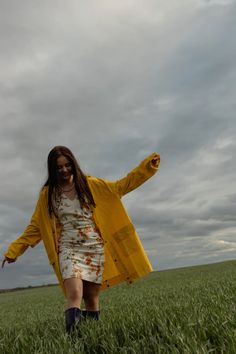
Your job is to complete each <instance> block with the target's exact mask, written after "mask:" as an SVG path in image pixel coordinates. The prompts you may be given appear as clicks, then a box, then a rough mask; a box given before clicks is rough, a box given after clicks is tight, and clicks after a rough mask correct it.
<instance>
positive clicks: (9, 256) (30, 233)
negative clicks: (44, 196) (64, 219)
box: [2, 202, 41, 267]
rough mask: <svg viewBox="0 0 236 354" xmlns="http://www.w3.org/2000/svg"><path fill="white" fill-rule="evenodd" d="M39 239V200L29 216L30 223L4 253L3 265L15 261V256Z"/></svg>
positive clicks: (34, 244)
mask: <svg viewBox="0 0 236 354" xmlns="http://www.w3.org/2000/svg"><path fill="white" fill-rule="evenodd" d="M40 241H41V234H40V229H39V202H38V203H37V205H36V208H35V210H34V213H33V215H32V217H31V220H30V223H29V225H28V226H27V228H26V229H25V231H24V232H23V234H22V235H21V236H20V237H19V238H17V239H16V240H15V241H13V242H12V243H11V244H10V246H9V248H8V250H7V252H6V253H5V254H4V256H5V259H4V260H3V262H2V267H4V264H5V262H8V263H12V262H15V261H16V259H17V257H19V256H20V255H22V254H23V253H24V252H25V251H26V249H27V248H28V247H29V246H31V247H34V246H36V245H37V244H38V243H39V242H40Z"/></svg>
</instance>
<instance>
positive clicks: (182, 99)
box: [0, 0, 236, 289]
mask: <svg viewBox="0 0 236 354" xmlns="http://www.w3.org/2000/svg"><path fill="white" fill-rule="evenodd" d="M235 15H236V1H233V0H232V1H230V0H212V1H210V0H208V1H206V0H178V1H176V0H169V1H166V0H143V1H137V0H136V1H134V0H125V1H117V0H109V1H108V0H106V1H105V0H99V1H95V0H94V1H91V0H83V1H82V0H80V1H77V0H72V1H69V2H65V1H62V0H60V1H54V0H53V1H52V0H51V1H49V0H45V1H38V0H34V1H30V0H28V1H27V0H26V1H23V2H19V1H17V0H10V1H9V0H1V4H0V42H1V55H0V107H1V108H0V120H1V129H0V162H1V169H0V180H1V188H0V255H1V258H3V253H4V252H5V251H6V250H7V248H8V246H9V244H10V243H11V242H12V241H13V240H14V239H16V238H17V237H18V236H20V235H21V233H22V232H23V231H24V229H25V227H26V226H27V224H28V222H29V219H30V217H31V214H32V212H33V210H34V207H35V203H36V201H37V198H38V194H39V191H40V188H41V186H42V184H43V183H44V181H45V179H46V160H47V155H48V153H49V151H50V149H51V148H53V146H55V145H66V146H68V147H69V148H70V149H71V150H72V151H73V152H74V154H75V156H76V157H77V158H78V160H79V163H80V165H81V168H82V169H83V170H84V172H85V173H88V174H91V175H95V176H98V177H104V178H106V179H110V180H116V179H118V178H120V177H123V176H124V175H125V174H127V173H128V172H129V171H130V170H131V169H132V168H133V167H135V166H136V165H137V164H138V163H139V162H140V161H141V160H142V159H144V158H145V157H146V156H148V155H149V154H151V153H152V152H153V151H156V152H158V153H160V155H161V165H160V169H159V171H158V174H157V175H155V176H154V177H153V178H152V179H150V180H149V181H147V182H146V183H145V184H144V185H142V186H141V187H140V188H138V189H137V190H135V191H133V192H132V193H130V194H129V195H127V196H126V197H124V198H123V202H124V204H125V206H126V208H127V210H128V212H129V215H130V217H131V219H132V220H133V223H134V225H135V226H136V228H137V231H138V233H139V235H140V238H141V241H142V243H143V245H144V248H145V249H146V251H147V253H148V255H149V257H150V260H151V262H152V264H153V267H154V269H155V270H160V269H167V268H176V267H182V266H191V265H196V264H205V263H211V262H218V261H223V260H227V259H236V253H235V252H236V223H235V210H236V188H235V187H236V179H235V172H236V161H235V160H236V159H235V151H236V119H235V112H236V100H235V98H236V97H235V94H236V46H235V36H236V22H235ZM51 282H56V277H55V275H54V274H53V271H52V269H51V266H50V265H49V264H48V260H47V256H46V253H45V251H44V248H43V245H42V244H39V245H38V246H37V247H36V248H34V249H32V248H30V249H28V250H27V251H26V252H25V254H24V255H23V256H21V257H20V258H19V259H18V260H17V263H14V264H10V265H6V266H5V267H4V269H3V270H1V272H0V288H1V289H2V288H12V287H17V286H28V285H40V284H47V283H51Z"/></svg>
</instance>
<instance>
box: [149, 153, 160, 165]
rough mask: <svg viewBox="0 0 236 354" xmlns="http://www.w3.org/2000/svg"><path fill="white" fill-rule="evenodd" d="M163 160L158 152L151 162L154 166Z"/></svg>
mask: <svg viewBox="0 0 236 354" xmlns="http://www.w3.org/2000/svg"><path fill="white" fill-rule="evenodd" d="M160 161H161V158H160V155H159V154H157V155H156V156H155V157H154V158H153V159H152V160H151V163H152V164H153V165H154V166H158V165H159V163H160Z"/></svg>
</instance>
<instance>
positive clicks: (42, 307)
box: [0, 261, 236, 354]
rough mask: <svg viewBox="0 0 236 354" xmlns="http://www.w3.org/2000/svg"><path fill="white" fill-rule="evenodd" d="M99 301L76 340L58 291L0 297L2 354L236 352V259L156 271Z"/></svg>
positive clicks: (116, 288) (121, 287) (111, 291)
mask: <svg viewBox="0 0 236 354" xmlns="http://www.w3.org/2000/svg"><path fill="white" fill-rule="evenodd" d="M100 303H101V320H100V321H99V322H95V321H91V320H90V321H87V322H85V323H83V324H82V326H81V332H82V334H81V338H76V339H75V340H74V341H73V340H71V339H70V338H69V337H68V336H67V335H66V334H65V329H64V313H63V304H64V299H63V296H62V293H61V290H60V289H59V287H58V286H53V287H46V288H35V289H29V290H20V291H15V292H9V293H3V294H0V310H1V317H0V353H1V354H10V353H11V354H18V353H22V354H27V353H30V354H32V353H38V354H52V353H55V354H60V353H61V354H62V353H63V354H72V353H89V354H90V353H96V354H97V353H130V354H131V353H144V354H148V353H150V354H154V353H171V354H174V353H181V354H183V353H199V354H200V353H227V354H230V353H234V354H235V353H236V261H228V262H223V263H218V264H212V265H204V266H197V267H189V268H182V269H175V270H168V271H162V272H154V273H152V274H150V275H149V276H147V277H145V278H143V279H141V280H140V281H138V282H136V283H135V284H133V285H131V286H127V285H120V286H117V287H114V288H111V289H108V290H106V291H104V292H102V293H101V297H100Z"/></svg>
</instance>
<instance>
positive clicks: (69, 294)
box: [64, 278, 83, 309]
mask: <svg viewBox="0 0 236 354" xmlns="http://www.w3.org/2000/svg"><path fill="white" fill-rule="evenodd" d="M64 285H65V288H66V298H67V304H66V309H68V308H70V307H77V308H80V306H81V301H82V297H83V282H82V280H81V279H80V278H69V279H66V280H65V281H64Z"/></svg>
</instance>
